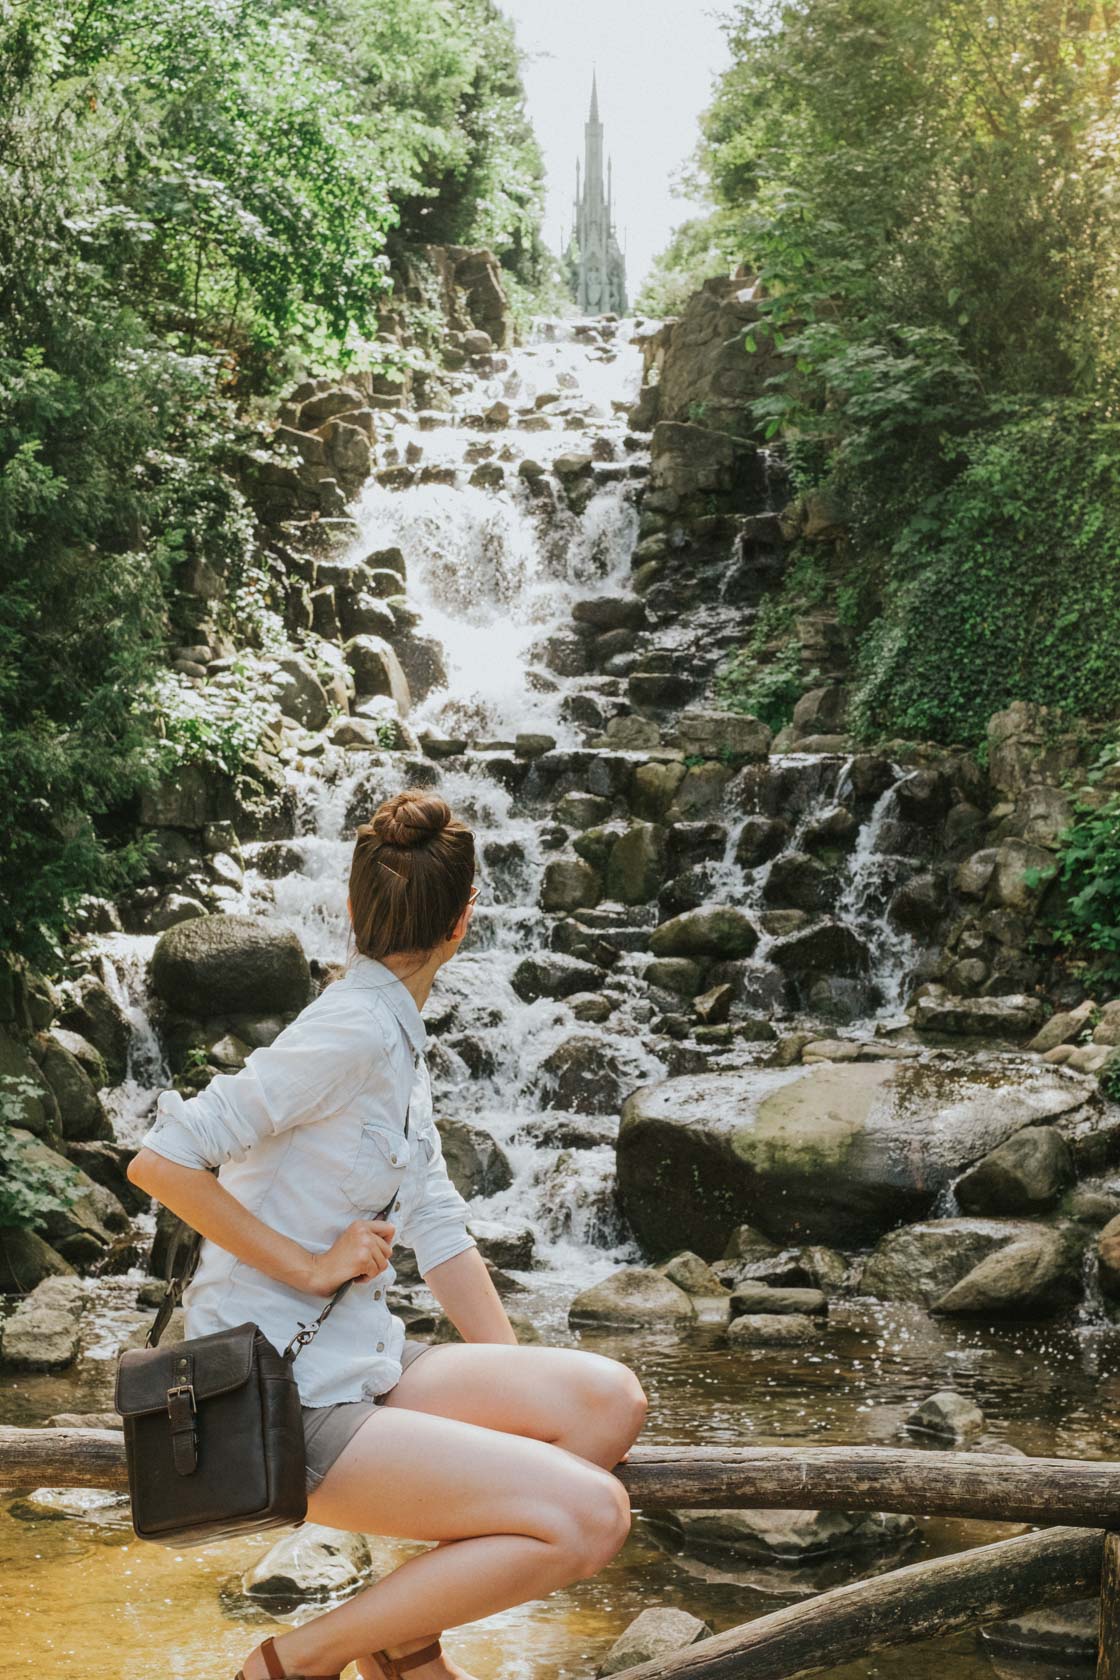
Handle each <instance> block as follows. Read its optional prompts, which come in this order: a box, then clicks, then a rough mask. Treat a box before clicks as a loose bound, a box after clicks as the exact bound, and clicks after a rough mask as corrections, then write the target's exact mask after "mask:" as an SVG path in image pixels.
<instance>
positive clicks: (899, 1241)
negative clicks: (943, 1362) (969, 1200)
mask: <svg viewBox="0 0 1120 1680" xmlns="http://www.w3.org/2000/svg"><path fill="white" fill-rule="evenodd" d="M1031 1229H1032V1227H1031V1226H1030V1225H1027V1224H1025V1223H1024V1222H1022V1221H1019V1220H1010V1219H1003V1220H997V1219H927V1220H921V1221H919V1222H918V1224H916V1225H902V1226H900V1227H899V1229H898V1230H897V1231H888V1233H887V1235H886V1236H885V1237H883V1238H881V1240H880V1241H879V1243H878V1244H877V1245H876V1247H875V1248H874V1250H873V1251H872V1252H871V1254H869V1255H868V1257H867V1260H866V1261H865V1262H864V1266H863V1271H862V1274H861V1276H860V1280H859V1291H860V1294H861V1295H872V1296H874V1297H875V1298H876V1299H877V1300H880V1301H908V1302H912V1303H913V1304H914V1305H916V1306H921V1307H930V1306H932V1305H933V1303H934V1302H935V1301H939V1300H940V1299H941V1297H942V1296H943V1295H946V1294H948V1292H949V1290H950V1289H952V1287H953V1285H954V1284H956V1283H959V1282H960V1280H961V1279H962V1278H963V1277H966V1276H967V1275H968V1273H969V1272H971V1271H972V1270H973V1268H974V1267H975V1266H977V1265H978V1264H979V1263H980V1261H981V1260H984V1259H986V1258H987V1256H988V1255H989V1254H993V1253H995V1251H996V1250H997V1249H1000V1248H1007V1247H1008V1246H1009V1245H1010V1244H1011V1243H1013V1242H1016V1241H1017V1240H1019V1239H1021V1238H1023V1237H1024V1236H1027V1235H1029V1233H1030V1231H1031Z"/></svg>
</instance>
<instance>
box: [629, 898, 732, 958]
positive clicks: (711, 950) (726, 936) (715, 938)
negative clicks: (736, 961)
mask: <svg viewBox="0 0 1120 1680" xmlns="http://www.w3.org/2000/svg"><path fill="white" fill-rule="evenodd" d="M757 944H758V929H757V928H756V927H755V925H754V923H753V922H752V921H751V919H750V917H749V916H748V915H747V914H746V913H745V911H742V910H738V909H736V908H735V907H734V906H733V905H729V904H711V905H702V906H701V907H700V908H699V909H697V910H686V911H685V912H684V914H683V915H681V916H674V917H673V918H672V919H671V920H670V921H668V922H662V923H661V926H660V927H656V928H654V930H653V932H652V933H651V934H650V939H649V948H650V950H651V951H652V952H653V954H654V956H655V957H725V958H727V957H749V956H750V955H751V952H752V951H753V950H754V948H755V946H756V945H757Z"/></svg>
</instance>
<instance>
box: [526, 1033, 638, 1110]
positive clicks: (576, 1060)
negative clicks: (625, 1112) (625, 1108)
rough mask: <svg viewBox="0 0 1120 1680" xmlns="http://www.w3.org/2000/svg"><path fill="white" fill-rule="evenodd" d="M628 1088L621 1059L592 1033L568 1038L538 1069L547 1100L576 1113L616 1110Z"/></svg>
mask: <svg viewBox="0 0 1120 1680" xmlns="http://www.w3.org/2000/svg"><path fill="white" fill-rule="evenodd" d="M624 1088H625V1087H624V1081H623V1075H622V1071H621V1069H620V1068H619V1065H618V1063H617V1061H616V1060H615V1058H614V1056H613V1055H611V1054H610V1052H609V1051H607V1050H605V1048H604V1045H603V1041H602V1039H600V1038H599V1037H597V1036H596V1035H595V1034H592V1033H575V1034H573V1035H572V1036H571V1037H570V1038H565V1039H564V1040H563V1041H562V1042H561V1043H560V1044H558V1045H557V1046H556V1048H555V1050H552V1051H550V1052H549V1054H548V1055H547V1056H546V1057H545V1058H544V1061H543V1062H542V1063H541V1065H540V1067H539V1069H538V1070H537V1090H538V1092H539V1094H540V1096H541V1098H542V1099H543V1101H544V1102H546V1103H547V1104H548V1105H549V1107H551V1108H563V1109H568V1110H569V1111H570V1112H571V1113H573V1114H616V1113H617V1112H618V1108H619V1104H620V1103H621V1101H622V1092H623V1090H624Z"/></svg>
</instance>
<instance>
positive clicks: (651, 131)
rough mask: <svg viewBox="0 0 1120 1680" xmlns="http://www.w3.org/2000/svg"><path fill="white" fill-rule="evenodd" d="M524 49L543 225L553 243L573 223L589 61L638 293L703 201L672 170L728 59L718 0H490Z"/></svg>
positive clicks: (689, 146) (683, 158)
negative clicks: (542, 171) (543, 175)
mask: <svg viewBox="0 0 1120 1680" xmlns="http://www.w3.org/2000/svg"><path fill="white" fill-rule="evenodd" d="M499 5H500V7H501V10H502V11H504V12H505V13H506V15H507V16H508V17H511V18H512V19H513V21H514V24H515V25H516V28H517V36H518V40H519V42H520V44H521V47H522V49H523V51H524V52H525V54H526V63H525V67H524V76H525V88H526V92H527V94H528V111H529V117H530V120H531V121H532V124H533V127H534V128H535V129H536V132H537V138H538V140H539V141H540V143H541V148H542V150H543V152H544V160H545V167H546V168H547V170H548V202H547V208H546V214H545V237H546V239H547V240H548V243H549V244H550V245H551V246H552V248H553V250H555V251H559V250H560V246H561V236H562V234H563V235H566V234H567V232H568V230H569V229H570V227H571V220H572V210H571V205H572V197H573V194H574V192H575V172H576V158H577V156H578V157H580V158H581V160H582V156H583V125H584V122H585V121H586V120H587V107H588V103H589V100H590V97H591V72H592V70H595V71H597V72H598V77H599V115H600V117H601V118H602V121H603V126H604V136H603V139H604V145H605V148H606V151H607V154H608V156H610V157H612V158H613V159H614V202H615V222H616V225H617V227H618V233H619V238H620V239H624V240H625V243H626V248H627V249H626V279H627V289H628V291H629V294H630V297H631V298H633V297H634V296H635V294H636V293H637V291H638V289H639V287H640V285H641V283H642V279H643V277H644V275H645V273H646V270H647V269H648V267H649V265H650V263H651V262H652V260H653V258H654V257H655V256H656V255H657V253H658V251H660V250H661V249H662V247H663V246H664V245H665V244H666V242H667V240H668V237H669V234H670V233H671V232H672V230H673V228H674V227H675V226H676V225H677V223H679V222H683V221H684V220H685V219H686V218H687V217H689V216H692V215H695V214H696V213H697V211H698V210H700V209H701V208H702V206H699V205H697V204H695V203H693V202H690V201H688V200H685V199H681V198H678V197H676V196H675V195H674V193H673V190H672V189H673V180H674V178H675V177H676V176H677V174H678V173H679V171H680V169H681V166H682V165H683V164H685V163H686V162H687V161H688V159H689V156H690V154H691V152H692V150H693V147H694V146H695V144H696V140H697V138H698V132H699V131H698V128H697V119H698V118H699V116H700V113H701V111H702V110H703V109H704V107H705V106H706V105H707V104H708V102H709V100H710V97H711V91H712V81H713V78H714V76H715V75H716V74H717V72H718V71H719V70H721V69H722V68H723V67H724V65H725V64H726V63H727V59H728V52H727V44H726V41H725V39H724V36H723V33H722V31H721V29H720V28H719V24H718V21H717V20H718V17H719V15H720V12H721V11H722V10H723V9H724V8H723V7H722V6H720V5H719V4H718V0H699V4H696V3H695V0H693V3H691V4H690V0H685V3H684V4H683V5H682V4H681V0H499Z"/></svg>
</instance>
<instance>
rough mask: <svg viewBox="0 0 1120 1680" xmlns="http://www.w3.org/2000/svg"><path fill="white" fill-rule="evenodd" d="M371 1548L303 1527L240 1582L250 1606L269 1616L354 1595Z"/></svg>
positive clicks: (353, 1537) (354, 1538)
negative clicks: (263, 1610) (264, 1611)
mask: <svg viewBox="0 0 1120 1680" xmlns="http://www.w3.org/2000/svg"><path fill="white" fill-rule="evenodd" d="M371 1566H372V1564H371V1558H370V1550H369V1542H368V1541H367V1539H366V1538H365V1536H364V1535H363V1534H347V1533H344V1532H341V1531H340V1530H338V1529H337V1528H327V1527H325V1526H324V1525H323V1524H322V1523H304V1524H303V1525H302V1526H301V1527H300V1528H299V1529H297V1530H296V1532H295V1533H294V1534H285V1535H284V1536H283V1537H282V1538H281V1539H280V1540H278V1541H277V1542H276V1544H275V1545H274V1546H272V1547H270V1548H269V1550H268V1551H267V1552H266V1553H265V1554H264V1556H263V1557H262V1558H259V1559H258V1560H257V1562H256V1563H254V1564H253V1565H252V1566H251V1568H249V1569H247V1570H246V1571H245V1574H244V1575H243V1576H242V1577H241V1591H242V1593H243V1594H244V1596H245V1598H246V1599H247V1600H248V1601H249V1602H250V1603H252V1604H256V1605H263V1606H265V1607H266V1608H267V1609H268V1610H269V1611H271V1612H272V1613H273V1614H276V1613H279V1614H284V1613H285V1612H287V1611H291V1610H295V1609H298V1607H299V1606H300V1605H301V1604H311V1603H318V1602H321V1601H322V1600H324V1599H329V1598H338V1597H342V1596H345V1595H346V1594H348V1593H351V1592H353V1590H354V1588H355V1587H357V1586H360V1585H361V1583H362V1582H363V1581H364V1580H365V1579H366V1578H367V1577H368V1575H369V1572H370V1569H371Z"/></svg>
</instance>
